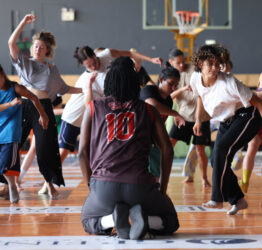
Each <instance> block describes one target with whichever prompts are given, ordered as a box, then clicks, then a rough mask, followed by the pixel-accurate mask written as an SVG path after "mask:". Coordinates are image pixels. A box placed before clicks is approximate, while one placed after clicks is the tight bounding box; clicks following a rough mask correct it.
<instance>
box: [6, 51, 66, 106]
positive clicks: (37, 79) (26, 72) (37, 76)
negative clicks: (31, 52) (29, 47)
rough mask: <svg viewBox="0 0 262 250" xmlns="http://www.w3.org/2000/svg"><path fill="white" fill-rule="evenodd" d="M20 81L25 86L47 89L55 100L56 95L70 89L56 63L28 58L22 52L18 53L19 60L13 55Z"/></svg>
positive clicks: (50, 96)
mask: <svg viewBox="0 0 262 250" xmlns="http://www.w3.org/2000/svg"><path fill="white" fill-rule="evenodd" d="M11 61H12V64H13V65H14V67H15V69H16V71H17V74H18V76H19V78H20V82H21V84H22V85H24V86H25V87H31V88H34V89H37V90H42V91H47V92H48V96H49V98H50V99H51V101H54V100H55V98H56V95H57V94H59V95H64V94H65V93H66V92H68V90H69V88H70V87H69V86H68V85H67V84H66V83H65V82H64V80H63V79H62V78H61V76H60V73H59V71H58V69H57V67H56V66H55V65H52V64H49V63H46V64H43V63H40V62H38V61H36V60H34V59H33V58H31V57H30V58H28V57H27V56H26V55H23V54H22V53H21V52H19V54H18V60H17V62H16V61H14V60H13V59H12V57H11Z"/></svg>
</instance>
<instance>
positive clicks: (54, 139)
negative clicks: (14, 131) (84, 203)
mask: <svg viewBox="0 0 262 250" xmlns="http://www.w3.org/2000/svg"><path fill="white" fill-rule="evenodd" d="M40 102H41V105H42V106H43V108H44V110H45V112H46V114H47V116H48V118H49V124H48V128H47V129H46V130H44V129H43V128H42V126H41V125H40V124H39V114H38V111H37V110H36V108H35V106H34V105H33V103H32V102H31V101H30V100H27V99H23V103H22V107H23V122H22V127H23V133H22V139H21V144H20V147H22V145H23V144H24V142H25V140H26V139H27V137H28V135H29V133H30V130H31V129H33V131H34V135H35V142H36V156H37V162H38V165H39V170H40V173H41V174H42V175H43V176H44V178H45V180H46V181H47V182H52V183H54V184H56V185H58V186H60V185H65V183H64V178H63V175H62V165H61V159H60V154H59V147H58V135H57V128H56V126H57V125H56V120H55V115H54V112H53V108H52V104H51V101H50V99H40Z"/></svg>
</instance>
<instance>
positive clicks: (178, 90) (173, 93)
mask: <svg viewBox="0 0 262 250" xmlns="http://www.w3.org/2000/svg"><path fill="white" fill-rule="evenodd" d="M185 91H192V89H191V87H190V86H185V87H182V88H179V89H177V90H175V91H174V92H172V93H171V95H170V96H171V98H172V99H175V98H177V97H178V96H180V95H181V94H182V93H183V92H185Z"/></svg>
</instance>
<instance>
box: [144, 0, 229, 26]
mask: <svg viewBox="0 0 262 250" xmlns="http://www.w3.org/2000/svg"><path fill="white" fill-rule="evenodd" d="M232 1H233V0H143V28H144V29H168V30H171V29H173V30H175V29H178V25H177V22H176V19H175V15H174V14H175V13H176V11H193V12H199V20H198V21H197V26H196V28H203V29H214V30H215V29H221V30H224V29H232Z"/></svg>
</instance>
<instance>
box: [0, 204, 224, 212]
mask: <svg viewBox="0 0 262 250" xmlns="http://www.w3.org/2000/svg"><path fill="white" fill-rule="evenodd" d="M175 208H176V211H177V212H179V213H197V212H225V211H226V210H225V209H211V208H205V207H202V206H191V205H190V206H185V205H176V206H175ZM81 210H82V206H51V207H44V206H43V207H0V214H80V213H81Z"/></svg>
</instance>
